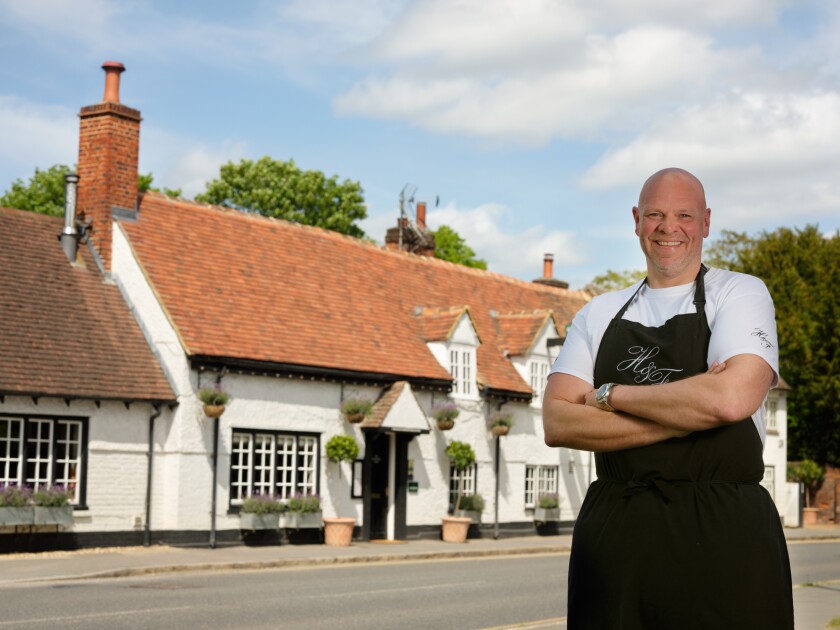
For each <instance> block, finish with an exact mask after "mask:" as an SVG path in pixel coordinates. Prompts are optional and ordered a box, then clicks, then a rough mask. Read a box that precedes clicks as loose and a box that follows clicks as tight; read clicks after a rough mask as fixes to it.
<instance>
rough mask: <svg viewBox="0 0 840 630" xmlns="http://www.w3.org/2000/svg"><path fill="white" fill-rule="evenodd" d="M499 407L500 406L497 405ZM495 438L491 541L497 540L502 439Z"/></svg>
mask: <svg viewBox="0 0 840 630" xmlns="http://www.w3.org/2000/svg"><path fill="white" fill-rule="evenodd" d="M499 407H501V405H499ZM495 437H496V500H495V501H493V540H499V444H500V443H501V441H502V438H501V437H499V436H498V435H497V436H495Z"/></svg>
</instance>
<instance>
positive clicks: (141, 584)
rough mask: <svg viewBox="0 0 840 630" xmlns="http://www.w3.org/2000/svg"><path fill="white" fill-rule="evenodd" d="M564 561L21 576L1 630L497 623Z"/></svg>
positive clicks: (554, 614) (551, 603)
mask: <svg viewBox="0 0 840 630" xmlns="http://www.w3.org/2000/svg"><path fill="white" fill-rule="evenodd" d="M789 549H790V556H791V565H792V570H793V576H794V582H795V583H797V584H803V583H815V582H826V581H830V580H840V542H822V543H816V542H815V543H796V544H791V545H790V546H789ZM567 569H568V556H567V555H544V556H524V557H523V556H519V557H506V558H481V559H472V560H463V559H462V560H445V561H426V562H405V563H385V564H373V565H338V566H327V567H321V568H299V569H287V570H266V571H224V572H205V573H178V574H171V575H156V576H149V577H145V578H117V579H107V580H105V579H103V580H82V581H73V582H54V583H30V584H20V585H15V586H10V587H8V588H3V589H0V630H5V629H6V628H43V627H53V628H86V629H87V628H90V629H99V628H108V629H122V628H202V629H204V628H207V629H226V628H280V629H288V630H298V629H301V630H302V629H307V630H319V629H322V628H324V629H326V628H329V629H330V630H333V629H334V628H336V627H340V628H342V629H343V630H356V629H359V630H361V629H365V630H378V629H385V628H387V629H389V630H391V629H394V628H400V629H407V630H413V629H425V628H434V629H436V630H446V629H449V628H451V629H453V630H454V629H457V630H470V629H482V628H498V627H504V626H511V625H515V624H520V623H529V622H535V621H541V620H551V619H554V620H557V619H558V618H562V617H563V616H564V615H565V614H566V572H567ZM809 590H810V591H813V590H814V589H798V594H799V595H801V594H803V593H807V592H808V591H809ZM795 593H796V592H795ZM799 612H802V611H799ZM837 614H838V615H840V601H839V602H838V613H837ZM799 617H800V616H799V615H797V620H798V621H799ZM822 619H825V617H824V616H823V617H822ZM819 625H821V624H819ZM819 625H815V626H814V628H815V630H816V628H817V627H819ZM546 627H549V626H546ZM550 627H552V628H555V627H556V628H560V627H564V626H563V624H562V623H556V624H550ZM797 627H798V628H804V630H810V626H808V627H805V626H803V625H801V624H799V623H798V626H797Z"/></svg>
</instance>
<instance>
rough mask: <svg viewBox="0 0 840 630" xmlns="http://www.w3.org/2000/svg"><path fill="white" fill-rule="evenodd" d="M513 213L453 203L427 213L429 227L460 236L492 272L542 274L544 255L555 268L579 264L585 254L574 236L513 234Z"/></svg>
mask: <svg viewBox="0 0 840 630" xmlns="http://www.w3.org/2000/svg"><path fill="white" fill-rule="evenodd" d="M512 218H513V211H512V210H511V209H510V208H507V207H505V206H502V205H499V204H494V203H488V204H484V205H481V206H478V207H476V208H466V209H462V208H459V207H458V206H457V205H456V204H454V203H450V204H447V205H446V206H443V207H441V208H437V209H434V210H432V211H430V212H429V213H428V216H427V220H428V224H429V227H430V228H432V229H437V228H439V227H440V226H441V225H448V226H449V227H451V228H452V229H453V230H455V231H456V232H458V234H460V235H461V237H462V238H463V239H464V240H465V241H466V243H467V245H469V246H470V247H471V248H472V249H473V250H474V251H475V253H476V256H477V257H478V258H482V259H484V260H486V261H487V266H488V268H489V269H490V270H491V271H498V272H502V273H505V274H508V275H512V276H516V277H521V278H536V277H538V276H540V275H541V274H542V261H543V255H544V254H546V253H552V254H554V261H555V267H569V266H574V265H578V264H580V263H581V262H582V261H583V260H584V258H585V256H586V252H585V251H584V250H583V248H582V247H581V245H580V243H579V242H577V241H576V239H575V235H574V233H572V232H564V231H561V230H548V229H546V228H545V227H544V226H542V225H536V226H533V227H530V228H528V229H526V230H523V231H518V232H514V231H511V229H510V226H511V225H512V224H513V221H512Z"/></svg>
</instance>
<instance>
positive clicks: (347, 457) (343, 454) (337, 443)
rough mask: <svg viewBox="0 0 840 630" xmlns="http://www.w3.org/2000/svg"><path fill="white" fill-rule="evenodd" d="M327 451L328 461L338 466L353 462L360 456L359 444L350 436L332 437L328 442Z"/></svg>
mask: <svg viewBox="0 0 840 630" xmlns="http://www.w3.org/2000/svg"><path fill="white" fill-rule="evenodd" d="M326 450H327V459H329V460H330V461H331V462H335V463H336V464H338V463H341V462H352V461H353V460H354V459H356V458H357V457H358V456H359V444H358V443H357V442H356V440H355V439H354V438H352V437H350V436H349V435H334V436H332V437H331V438H330V439H329V440H328V441H327V446H326ZM339 470H340V469H339Z"/></svg>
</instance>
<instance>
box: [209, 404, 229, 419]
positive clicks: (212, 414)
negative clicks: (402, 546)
mask: <svg viewBox="0 0 840 630" xmlns="http://www.w3.org/2000/svg"><path fill="white" fill-rule="evenodd" d="M224 412H225V406H224V405H204V415H205V416H207V417H208V418H218V417H219V416H221V415H222V414H223V413H224Z"/></svg>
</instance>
